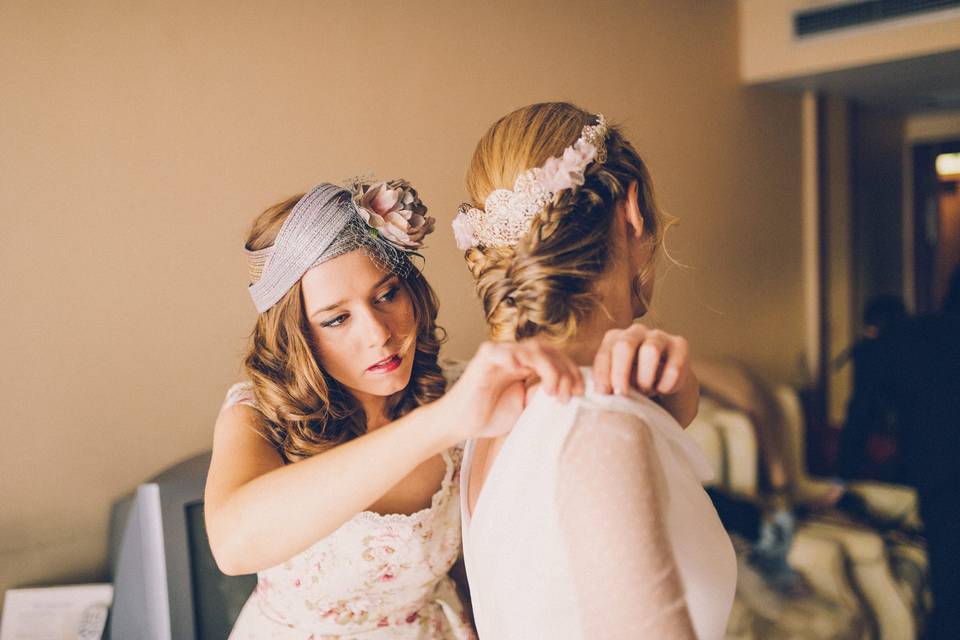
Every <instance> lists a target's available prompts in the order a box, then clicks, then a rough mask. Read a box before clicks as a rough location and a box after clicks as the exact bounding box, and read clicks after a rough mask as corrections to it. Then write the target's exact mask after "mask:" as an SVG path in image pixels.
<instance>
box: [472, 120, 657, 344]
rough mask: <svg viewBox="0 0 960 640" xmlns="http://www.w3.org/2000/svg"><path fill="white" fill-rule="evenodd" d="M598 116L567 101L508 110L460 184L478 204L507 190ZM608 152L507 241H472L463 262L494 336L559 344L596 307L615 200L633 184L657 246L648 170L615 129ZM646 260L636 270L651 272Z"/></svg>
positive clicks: (487, 136)
mask: <svg viewBox="0 0 960 640" xmlns="http://www.w3.org/2000/svg"><path fill="white" fill-rule="evenodd" d="M590 124H595V116H594V115H592V114H591V113H589V112H587V111H584V110H583V109H580V108H579V107H576V106H574V105H572V104H569V103H566V102H551V103H541V104H533V105H530V106H527V107H523V108H521V109H518V110H516V111H514V112H512V113H509V114H507V115H506V116H504V117H503V118H501V119H500V120H498V121H497V122H495V123H494V124H493V125H492V126H491V127H490V129H488V130H487V132H486V134H484V136H483V137H482V138H481V139H480V142H479V143H478V144H477V148H476V150H475V151H474V154H473V159H472V161H471V163H470V168H469V170H468V172H467V189H468V191H469V193H470V197H471V198H472V200H473V202H474V205H475V206H478V207H479V206H482V205H483V202H484V200H486V198H487V196H488V195H489V194H490V193H491V192H493V191H494V190H496V189H512V188H513V185H514V181H515V180H516V178H517V176H518V175H520V174H521V173H522V172H524V171H526V170H528V169H530V168H532V167H539V166H542V165H543V164H544V163H545V162H546V161H547V159H549V158H551V157H556V156H559V155H561V154H562V153H563V150H564V149H565V148H566V147H568V146H570V145H572V144H573V143H574V142H575V141H576V140H577V138H579V137H580V135H581V131H582V129H583V127H584V126H586V125H590ZM605 146H606V151H607V158H606V160H605V161H604V162H603V163H600V162H592V163H591V164H590V165H588V166H587V168H586V170H585V171H584V183H583V185H582V186H580V187H578V188H576V189H573V190H565V191H561V192H560V193H559V194H557V195H556V196H555V197H554V199H553V202H552V203H550V204H548V205H547V207H546V208H545V209H544V210H543V211H541V212H540V214H539V215H538V216H537V217H535V218H534V219H533V222H532V225H531V228H530V231H529V233H527V234H526V235H525V236H524V237H523V238H521V239H520V241H519V242H518V243H517V244H516V246H513V247H490V248H484V247H473V248H471V249H468V250H467V252H466V254H465V258H466V260H467V265H468V267H469V269H470V272H471V273H472V274H473V277H474V279H475V281H476V289H477V294H478V296H479V297H480V301H481V303H482V304H483V309H484V313H485V314H486V319H487V324H488V325H489V327H490V330H491V335H492V336H493V338H494V339H495V340H508V341H514V340H519V339H522V338H527V337H531V336H537V335H540V336H543V337H547V338H550V339H554V340H558V341H561V342H562V341H566V340H568V339H570V338H572V337H573V336H574V335H576V333H577V329H578V326H580V325H581V323H583V322H584V320H585V319H586V318H588V317H589V316H590V314H591V313H592V312H593V311H594V310H596V308H597V303H598V299H597V295H596V292H595V290H594V286H593V283H594V282H595V281H596V279H597V277H598V276H600V275H601V274H603V273H604V272H605V271H606V270H607V268H608V267H609V265H610V263H611V261H612V259H613V258H614V256H613V255H612V251H611V243H610V233H611V225H612V223H613V220H614V212H615V210H616V205H617V204H618V203H620V202H622V201H623V200H624V198H625V197H626V195H627V193H628V190H629V189H630V185H631V184H632V183H634V182H636V183H637V200H638V204H639V208H640V212H641V215H642V217H643V225H644V235H645V236H646V238H647V240H648V241H649V242H651V243H652V245H653V248H654V250H655V249H656V248H657V247H658V246H659V245H660V243H661V241H662V236H663V231H664V229H665V227H666V226H668V225H665V223H664V216H663V214H661V212H660V211H659V209H658V208H657V206H656V202H655V200H654V196H653V185H652V182H651V179H650V173H649V172H648V171H647V167H646V165H645V164H644V162H643V160H642V159H641V158H640V155H639V154H638V153H637V152H636V150H635V149H634V148H633V146H632V145H631V144H630V142H629V141H628V140H627V139H626V138H625V137H624V135H623V133H622V132H621V130H620V129H619V128H618V127H615V126H611V127H610V128H609V132H608V134H607V137H606V140H605ZM652 255H653V254H651V260H650V263H649V264H648V265H647V267H646V268H645V270H644V272H643V273H641V276H640V277H641V280H642V279H643V278H646V277H649V273H650V272H651V271H652V268H653V258H652Z"/></svg>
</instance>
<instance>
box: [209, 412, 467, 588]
mask: <svg viewBox="0 0 960 640" xmlns="http://www.w3.org/2000/svg"><path fill="white" fill-rule="evenodd" d="M437 404H439V403H435V404H434V405H427V406H424V407H420V408H418V409H416V410H414V411H412V412H411V413H409V414H407V415H406V416H404V417H402V418H400V419H398V420H396V421H394V422H392V423H390V424H388V425H385V426H383V427H381V428H379V429H377V430H376V431H373V432H371V433H368V434H366V435H364V436H361V437H359V438H357V439H355V440H352V441H350V442H347V443H345V444H342V445H339V446H337V447H334V448H332V449H330V450H329V451H326V452H324V453H321V454H318V455H315V456H313V457H310V458H307V459H304V460H301V461H299V462H296V463H294V464H289V465H286V466H283V467H280V468H277V469H273V470H271V471H269V472H267V473H265V474H263V475H260V476H258V477H256V478H254V479H253V480H250V481H249V482H246V483H245V484H243V485H241V486H239V487H238V488H236V489H234V490H233V491H232V492H230V494H229V495H228V496H227V497H225V498H223V499H221V500H220V501H219V502H218V504H216V506H215V507H214V508H212V509H211V508H210V507H209V506H208V509H207V514H206V518H207V526H208V532H209V537H210V541H211V547H212V548H213V549H214V556H215V557H216V559H217V562H218V564H219V565H220V567H221V569H222V570H224V571H225V572H228V573H230V574H242V573H253V572H256V571H259V570H261V569H265V568H267V567H271V566H274V565H276V564H279V563H280V562H283V561H284V560H287V559H288V558H291V557H293V556H295V555H296V554H298V553H300V552H301V551H303V550H304V549H306V548H307V547H309V546H310V545H311V544H313V543H315V542H317V541H318V540H320V539H322V538H324V537H326V536H327V535H329V534H330V533H332V532H333V531H334V530H336V529H337V528H338V527H340V526H341V525H342V524H344V523H345V522H347V521H348V520H349V519H350V518H352V517H353V516H354V515H356V514H357V513H359V512H361V511H363V510H365V509H367V508H368V507H369V506H370V505H371V504H372V503H374V502H376V500H377V499H378V498H380V497H381V496H383V494H385V493H386V492H387V491H388V490H389V489H390V488H391V487H393V486H394V485H396V484H397V483H398V482H399V481H400V480H402V479H403V478H404V477H406V476H407V475H408V474H409V473H410V472H411V471H413V469H414V468H415V467H416V466H417V465H419V464H420V463H422V462H423V461H424V460H427V459H428V458H430V457H431V456H433V455H436V454H437V453H439V452H441V451H443V450H444V449H446V448H447V447H449V446H451V445H453V444H454V443H455V440H456V438H455V437H452V436H451V434H450V429H449V421H446V422H447V424H444V422H442V421H441V420H439V419H438V418H439V416H440V415H441V413H442V412H441V411H439V410H438V409H439V407H437V406H436V405H437Z"/></svg>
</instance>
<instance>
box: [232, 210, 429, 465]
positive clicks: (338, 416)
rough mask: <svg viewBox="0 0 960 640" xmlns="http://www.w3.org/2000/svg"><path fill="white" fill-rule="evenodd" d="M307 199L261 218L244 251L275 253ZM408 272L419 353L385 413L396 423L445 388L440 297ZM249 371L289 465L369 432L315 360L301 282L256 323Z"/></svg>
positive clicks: (357, 408) (262, 416) (267, 431)
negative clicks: (286, 222)
mask: <svg viewBox="0 0 960 640" xmlns="http://www.w3.org/2000/svg"><path fill="white" fill-rule="evenodd" d="M303 195H304V194H299V195H296V196H293V197H291V198H288V199H287V200H284V201H283V202H280V203H278V204H276V205H274V206H272V207H270V208H268V209H267V210H265V211H264V212H263V213H261V214H260V215H259V216H257V218H256V219H255V220H254V222H253V225H252V227H251V229H250V232H249V234H248V236H247V242H246V248H247V249H248V250H250V251H255V250H258V249H263V248H266V247H269V246H271V245H272V244H273V243H274V241H275V240H276V237H277V234H278V233H279V232H280V227H281V226H282V225H283V221H284V220H286V218H287V216H288V215H290V212H291V211H292V209H293V207H294V205H296V204H297V202H298V201H299V200H300V198H302V197H303ZM404 259H407V258H404ZM409 266H410V268H409V269H408V270H407V274H406V276H405V277H402V278H400V283H401V286H403V287H404V288H405V289H406V291H407V293H408V294H409V295H410V299H411V300H412V302H413V310H414V316H415V317H416V324H417V346H416V353H415V354H414V358H413V371H412V372H411V374H410V382H409V383H408V384H407V386H406V387H405V388H404V389H403V390H401V391H398V392H397V393H395V394H393V395H392V396H390V397H389V398H388V399H387V403H386V409H385V412H386V415H387V417H388V418H389V419H391V420H395V419H397V418H399V417H400V416H402V415H404V414H406V413H408V412H410V411H412V410H413V409H414V408H416V407H418V406H420V405H423V404H427V403H430V402H432V401H434V400H436V399H437V398H439V397H440V396H442V395H443V393H444V391H445V389H446V382H445V380H444V377H443V373H442V371H441V369H440V365H439V364H438V363H437V356H438V354H439V351H440V345H441V344H442V343H443V342H444V340H445V339H446V333H445V332H444V330H443V328H442V327H440V326H439V325H437V307H438V303H437V296H436V294H435V293H434V291H433V288H432V287H431V286H430V284H429V283H428V282H427V281H426V279H425V278H424V277H423V274H422V273H421V272H420V270H419V269H418V268H417V266H416V265H414V264H410V265H409ZM243 370H244V373H245V374H246V375H247V377H248V378H249V379H250V381H251V382H252V383H253V394H254V397H255V399H256V402H257V405H258V408H259V410H260V411H259V414H258V419H259V422H260V424H259V425H258V426H259V428H260V432H261V433H262V435H264V437H266V438H267V440H268V441H269V442H270V443H271V444H273V445H274V447H276V449H277V451H278V452H279V453H280V455H281V456H282V457H283V459H284V461H285V462H288V463H289V462H295V461H297V460H301V459H303V458H306V457H309V456H312V455H315V454H317V453H321V452H323V451H326V450H327V449H330V448H332V447H334V446H336V445H338V444H342V443H344V442H347V441H349V440H352V439H354V438H356V437H358V436H361V435H363V434H364V433H366V430H367V419H366V415H365V414H364V411H363V408H362V407H361V405H360V403H359V402H358V401H357V400H356V399H355V398H354V397H353V395H352V394H351V393H350V392H349V390H347V389H346V388H344V387H343V385H341V384H340V383H339V382H337V381H336V380H335V379H334V378H333V377H332V376H330V375H329V374H328V373H327V372H326V371H324V370H323V368H322V367H321V366H320V364H319V362H318V360H317V357H316V349H315V346H314V345H313V340H312V338H311V334H310V329H309V324H308V320H307V317H306V313H305V310H304V307H303V294H302V288H301V284H300V283H299V282H298V283H297V284H296V285H294V286H293V287H291V288H290V291H288V292H287V293H286V294H285V295H284V296H283V298H281V299H280V301H279V302H277V303H276V304H275V305H274V306H272V307H271V308H270V309H267V310H266V311H264V312H263V313H261V314H260V315H259V316H258V317H257V322H256V325H255V326H254V328H253V332H252V333H251V335H250V341H249V344H248V346H247V350H246V353H245V355H244V360H243Z"/></svg>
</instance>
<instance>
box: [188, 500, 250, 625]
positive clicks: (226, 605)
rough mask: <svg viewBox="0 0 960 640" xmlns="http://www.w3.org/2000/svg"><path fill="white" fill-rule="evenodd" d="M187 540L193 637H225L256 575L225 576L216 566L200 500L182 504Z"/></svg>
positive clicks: (245, 599)
mask: <svg viewBox="0 0 960 640" xmlns="http://www.w3.org/2000/svg"><path fill="white" fill-rule="evenodd" d="M184 509H185V510H186V521H187V530H188V531H187V538H188V539H189V544H190V574H191V575H190V578H191V582H192V584H193V613H194V624H195V625H196V637H197V638H202V639H203V640H226V638H227V636H229V635H230V630H231V629H232V628H233V623H234V622H235V621H236V619H237V616H239V615H240V609H242V608H243V605H244V603H246V601H247V598H249V597H250V594H251V593H252V592H253V589H254V588H255V587H256V586H257V576H256V575H253V574H251V575H244V576H228V575H226V574H224V573H223V572H221V571H220V569H218V568H217V564H216V562H215V561H214V559H213V554H212V553H211V551H210V543H209V541H208V540H207V530H206V527H205V526H204V520H203V502H202V501H198V502H192V503H190V504H187V505H184Z"/></svg>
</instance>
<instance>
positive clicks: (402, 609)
mask: <svg viewBox="0 0 960 640" xmlns="http://www.w3.org/2000/svg"><path fill="white" fill-rule="evenodd" d="M236 403H243V404H247V405H249V406H252V407H254V408H256V403H255V400H254V398H253V394H252V391H251V386H250V383H238V384H236V385H234V386H233V387H231V388H230V391H228V393H227V399H226V401H225V402H224V405H223V406H224V408H226V407H228V406H232V405H233V404H236ZM461 454H462V450H461V449H460V448H452V449H448V450H447V451H444V452H443V459H444V461H445V462H446V465H447V472H446V474H445V475H444V478H443V483H442V485H441V487H440V489H439V490H438V491H437V492H436V493H435V494H434V495H433V498H432V501H431V504H430V506H429V507H427V508H424V509H421V510H420V511H418V512H416V513H413V514H411V515H404V514H390V515H381V514H378V513H374V512H372V511H364V512H361V513H358V514H357V515H356V516H354V517H353V518H352V519H351V520H349V521H347V522H346V523H344V524H343V525H342V526H341V527H340V528H339V529H337V530H336V531H334V532H333V533H331V534H330V535H328V536H327V537H326V538H323V539H322V540H319V541H317V542H316V543H315V544H314V545H313V546H311V547H309V548H308V549H306V550H304V551H302V552H301V553H299V554H297V555H296V556H294V557H293V558H290V559H289V560H287V561H286V562H284V563H282V564H279V565H277V566H274V567H270V568H269V569H264V570H263V571H260V572H258V574H257V578H258V581H257V587H256V589H255V590H254V592H253V593H252V594H251V595H250V598H249V599H248V600H247V602H246V604H245V605H244V607H243V609H242V611H241V612H240V616H239V618H238V619H237V622H236V623H235V625H234V627H233V631H232V632H231V634H230V638H229V640H248V639H250V640H252V639H254V638H256V639H257V640H267V639H276V640H334V639H339V638H350V639H357V640H386V639H388V638H389V639H391V640H399V639H403V640H475V639H476V635H475V634H474V632H473V630H472V628H471V626H470V624H469V623H468V622H466V618H465V616H464V612H463V605H462V604H461V602H460V599H459V597H458V596H457V592H456V589H455V587H454V583H453V580H452V579H451V578H450V577H449V576H448V575H447V572H448V571H449V570H450V567H451V566H452V565H453V563H454V562H455V561H456V559H457V557H458V556H459V554H460V490H459V474H460V458H461Z"/></svg>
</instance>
